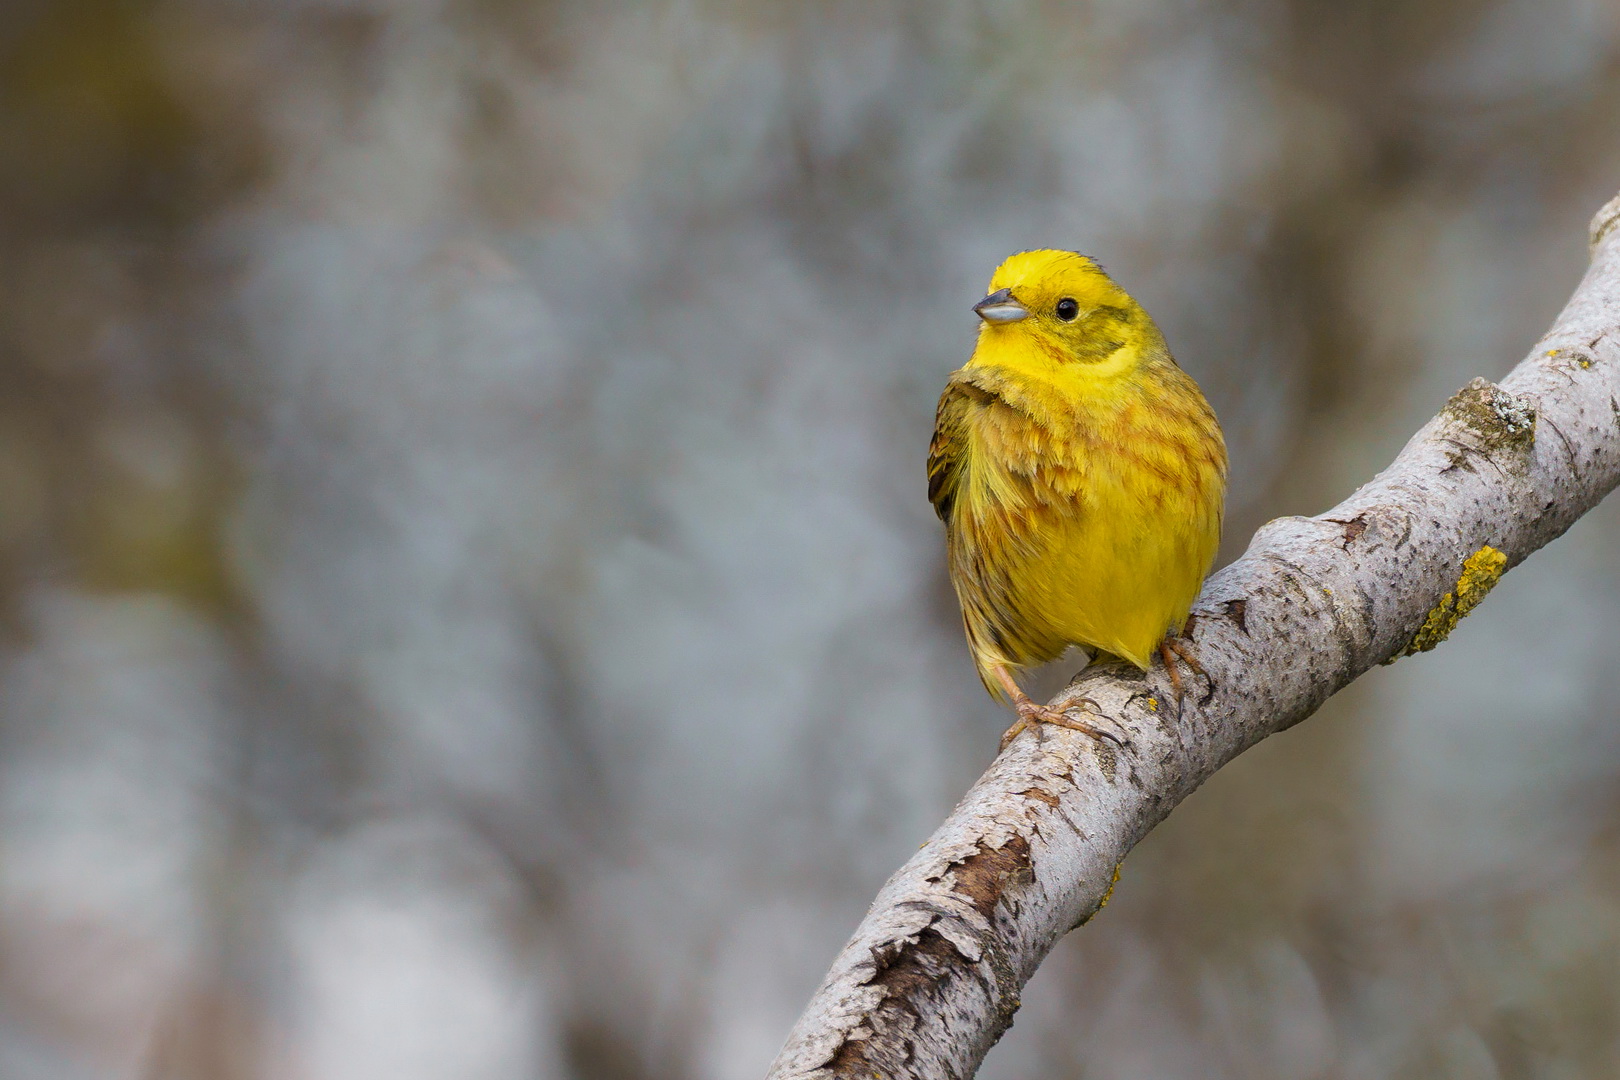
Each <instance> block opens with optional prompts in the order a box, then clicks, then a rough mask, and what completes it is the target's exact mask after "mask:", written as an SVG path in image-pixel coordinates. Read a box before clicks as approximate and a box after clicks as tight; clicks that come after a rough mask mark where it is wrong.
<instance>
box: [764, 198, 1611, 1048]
mask: <svg viewBox="0 0 1620 1080" xmlns="http://www.w3.org/2000/svg"><path fill="white" fill-rule="evenodd" d="M1591 245H1592V263H1591V266H1590V267H1589V269H1588V271H1587V274H1586V276H1585V278H1584V279H1583V280H1582V282H1581V284H1580V286H1579V287H1578V288H1577V289H1576V291H1575V294H1574V296H1573V297H1572V298H1571V299H1570V301H1569V304H1568V306H1567V307H1565V309H1564V311H1563V313H1562V314H1561V315H1560V316H1559V317H1558V320H1557V322H1556V323H1554V325H1553V327H1552V329H1551V330H1550V331H1549V332H1548V333H1547V335H1546V336H1545V337H1544V338H1542V340H1541V341H1540V342H1538V343H1537V344H1536V347H1535V348H1534V349H1533V350H1532V351H1531V353H1530V356H1529V357H1528V358H1527V359H1526V360H1525V361H1524V362H1523V363H1521V364H1520V365H1519V366H1518V367H1517V368H1515V369H1514V370H1513V372H1512V373H1511V374H1510V375H1509V376H1508V377H1507V378H1506V379H1505V380H1503V381H1502V383H1501V384H1500V385H1496V384H1492V383H1489V382H1486V381H1484V380H1483V379H1476V380H1474V381H1473V382H1472V383H1470V384H1469V385H1468V386H1466V387H1464V388H1463V389H1462V390H1460V391H1459V392H1458V393H1457V394H1456V395H1455V396H1454V397H1453V398H1452V399H1451V400H1450V401H1449V402H1447V404H1446V406H1445V408H1443V409H1442V410H1441V411H1440V414H1439V415H1438V416H1436V417H1435V418H1434V419H1433V420H1431V421H1430V422H1429V423H1428V424H1427V425H1426V426H1425V427H1424V428H1423V429H1422V430H1421V431H1419V432H1418V433H1417V435H1415V436H1414V437H1413V438H1412V440H1411V442H1409V443H1408V444H1407V446H1406V448H1405V449H1404V450H1402V451H1401V454H1400V456H1399V457H1397V458H1396V459H1395V461H1394V463H1393V464H1391V465H1390V466H1389V468H1387V469H1385V470H1384V471H1383V472H1382V473H1380V474H1379V475H1378V476H1377V477H1375V478H1374V479H1373V480H1372V481H1371V482H1370V483H1368V484H1366V485H1364V486H1363V487H1362V488H1361V489H1360V490H1358V491H1356V492H1355V494H1353V495H1351V496H1350V498H1348V499H1346V500H1345V501H1344V502H1342V503H1340V504H1339V505H1338V506H1336V507H1334V508H1333V509H1332V510H1330V511H1328V512H1327V513H1325V514H1322V515H1320V516H1318V517H1314V518H1297V517H1296V518H1282V519H1279V520H1276V521H1273V522H1270V523H1269V524H1267V525H1266V526H1264V527H1263V528H1261V529H1260V531H1259V532H1257V533H1256V534H1255V536H1254V539H1253V541H1252V542H1251V543H1250V545H1249V549H1248V551H1247V552H1246V553H1245V554H1244V555H1243V557H1242V558H1241V559H1239V560H1238V561H1237V562H1235V563H1233V564H1232V565H1231V566H1228V567H1227V568H1226V569H1224V570H1222V571H1221V572H1220V573H1218V574H1216V575H1215V576H1214V577H1212V578H1211V579H1210V580H1209V582H1208V583H1206V585H1205V587H1204V591H1203V594H1202V596H1200V598H1199V600H1198V603H1197V604H1196V605H1195V606H1194V611H1195V614H1196V616H1197V618H1196V621H1195V623H1194V625H1193V627H1192V631H1191V632H1192V636H1193V638H1194V641H1195V647H1196V650H1197V655H1198V657H1199V659H1200V660H1201V662H1202V664H1203V666H1204V668H1205V670H1206V671H1207V672H1208V677H1207V678H1197V677H1194V682H1193V685H1192V686H1191V688H1190V692H1189V694H1188V696H1187V698H1186V700H1185V701H1184V702H1183V703H1182V704H1181V705H1180V706H1179V707H1178V706H1177V704H1176V703H1175V700H1174V698H1173V697H1172V696H1171V695H1170V693H1169V687H1168V681H1167V680H1166V678H1165V675H1164V671H1163V669H1162V668H1159V667H1155V668H1154V669H1153V670H1151V671H1149V672H1148V673H1146V674H1140V673H1137V672H1136V671H1134V669H1122V668H1121V667H1119V666H1115V665H1106V666H1103V667H1101V668H1098V669H1087V670H1086V671H1085V672H1084V673H1082V675H1081V676H1080V677H1079V678H1078V679H1076V680H1075V682H1074V683H1073V684H1072V685H1071V686H1070V687H1069V688H1068V689H1066V690H1065V691H1064V692H1063V693H1062V694H1060V695H1059V696H1058V699H1057V700H1059V701H1074V700H1077V699H1079V698H1082V697H1085V698H1090V699H1091V700H1092V701H1094V702H1095V703H1096V704H1097V705H1098V706H1099V707H1100V710H1101V712H1102V713H1103V714H1104V715H1106V716H1108V717H1111V718H1113V719H1114V721H1115V722H1116V723H1117V724H1118V726H1119V728H1120V729H1121V730H1122V734H1124V735H1126V736H1127V737H1128V742H1127V744H1126V745H1125V746H1124V747H1119V748H1116V747H1114V746H1113V745H1111V744H1109V743H1106V742H1096V741H1093V740H1092V739H1090V738H1088V737H1086V736H1084V735H1080V734H1077V733H1074V732H1070V731H1063V730H1057V729H1048V730H1046V731H1045V733H1044V736H1043V737H1042V738H1039V739H1037V738H1036V737H1035V736H1034V735H1031V734H1025V735H1023V736H1020V737H1019V738H1018V739H1017V740H1016V741H1015V742H1014V743H1013V744H1012V745H1011V746H1009V747H1008V748H1007V750H1006V751H1005V752H1004V753H1002V754H1001V755H1000V756H999V757H998V758H997V759H996V761H995V763H994V764H992V765H991V767H990V769H989V771H988V772H986V773H985V774H984V776H982V777H981V778H980V779H979V781H978V782H977V783H976V784H975V785H974V786H973V788H972V789H971V790H970V791H969V792H968V794H967V796H966V797H965V798H964V799H963V800H962V802H961V804H960V805H958V806H957V808H956V809H955V811H953V812H952V814H951V816H950V818H949V819H948V820H947V821H946V822H945V824H944V825H942V826H941V827H940V829H939V830H938V831H937V832H936V833H935V834H934V835H933V837H932V838H931V839H930V840H929V841H928V843H927V844H926V845H925V846H924V847H923V848H922V849H921V850H920V851H918V852H917V854H916V855H915V856H913V857H912V859H911V860H910V861H909V862H907V863H906V865H905V866H903V867H901V868H900V870H899V872H897V873H896V874H895V875H894V877H892V878H890V879H889V881H888V883H887V884H885V885H884V886H883V889H882V891H881V892H879V893H878V896H877V899H876V901H874V903H873V904H872V908H871V910H870V911H869V912H868V913H867V916H866V918H865V920H864V921H863V922H862V923H861V925H860V927H859V928H858V929H857V930H856V932H855V936H854V937H853V938H852V939H851V940H850V942H849V944H848V945H846V946H845V947H844V950H843V952H841V953H840V954H839V956H838V958H837V960H836V962H835V963H834V964H833V968H832V971H831V972H830V973H829V974H828V975H827V978H826V980H825V981H824V982H823V983H822V985H821V987H820V989H818V990H817V991H816V994H815V997H814V998H813V999H812V1000H811V1002H810V1005H809V1007H808V1008H807V1009H806V1010H805V1013H804V1015H803V1016H802V1017H801V1018H800V1019H799V1022H798V1024H797V1025H796V1026H795V1027H794V1029H793V1031H792V1033H791V1034H790V1035H789V1036H788V1040H787V1044H786V1045H785V1046H784V1047H783V1049H782V1052H781V1054H780V1055H779V1056H778V1057H777V1059H776V1061H775V1063H774V1064H773V1065H772V1067H771V1071H770V1076H771V1078H772V1080H788V1078H801V1077H818V1078H821V1077H873V1076H882V1077H885V1078H895V1077H925V1078H944V1077H951V1078H960V1077H967V1076H971V1075H972V1074H973V1073H974V1071H975V1070H976V1069H977V1068H978V1065H979V1062H980V1061H981V1060H982V1059H983V1057H984V1055H985V1052H986V1051H987V1050H989V1048H990V1047H991V1046H992V1045H993V1044H994V1043H995V1041H996V1040H997V1039H998V1038H1000V1036H1001V1034H1002V1032H1003V1031H1005V1030H1006V1028H1007V1026H1008V1025H1009V1023H1010V1022H1011V1019H1012V1015H1013V1013H1014V1011H1015V1010H1016V1009H1017V1008H1018V998H1019V992H1020V990H1021V988H1022V987H1023V985H1024V983H1025V982H1026V981H1028V979H1029V977H1030V976H1031V975H1033V974H1034V972H1035V969H1036V967H1037V966H1038V965H1039V964H1040V962H1041V960H1042V959H1044V958H1045V956H1046V954H1047V952H1048V951H1050V950H1051V948H1052V946H1053V944H1054V943H1055V942H1056V941H1057V940H1058V938H1060V937H1062V936H1063V935H1064V934H1066V933H1067V932H1068V931H1070V930H1072V929H1073V928H1075V927H1076V926H1079V925H1080V924H1082V923H1084V922H1085V921H1086V920H1087V919H1089V918H1091V916H1092V915H1094V914H1095V913H1096V912H1097V910H1098V909H1099V908H1100V907H1101V906H1102V905H1103V904H1104V903H1106V902H1107V898H1108V894H1109V891H1110V889H1111V888H1112V885H1113V881H1114V880H1115V875H1116V870H1117V868H1118V866H1119V863H1120V861H1121V860H1122V859H1124V857H1125V855H1126V853H1127V852H1129V851H1130V850H1131V848H1132V847H1134V846H1135V845H1136V843H1137V842H1138V841H1140V840H1141V839H1142V837H1143V836H1145V835H1146V834H1147V832H1148V830H1150V829H1152V828H1153V826H1154V825H1156V824H1158V823H1159V822H1160V821H1162V820H1163V819H1164V817H1165V816H1166V815H1167V814H1169V812H1170V811H1171V809H1172V808H1173V807H1175V805H1176V804H1177V803H1179V802H1180V801H1181V800H1182V799H1184V798H1186V797H1187V795H1188V794H1190V793H1191V792H1192V791H1193V790H1194V789H1195V788H1197V787H1198V785H1199V784H1201V783H1203V782H1204V781H1205V780H1207V779H1208V778H1209V777H1210V776H1211V775H1213V774H1214V772H1215V770H1216V769H1219V768H1220V767H1221V766H1222V765H1224V764H1225V763H1226V762H1228V761H1230V760H1232V758H1234V757H1236V756H1237V755H1238V754H1240V753H1242V752H1243V751H1244V750H1245V749H1247V748H1248V747H1250V746H1253V745H1254V744H1255V743H1257V742H1259V741H1260V740H1261V739H1263V738H1265V737H1266V736H1267V735H1270V734H1273V733H1274V732H1278V731H1281V730H1283V729H1284V728H1287V727H1290V726H1292V725H1294V724H1297V723H1298V722H1299V721H1301V720H1303V719H1305V718H1306V717H1307V716H1309V715H1310V714H1311V713H1312V712H1314V711H1315V710H1316V709H1317V708H1318V707H1319V706H1320V705H1321V704H1322V703H1323V702H1324V701H1326V700H1327V698H1328V697H1329V696H1330V695H1331V694H1333V693H1334V692H1335V691H1337V690H1339V689H1340V688H1341V687H1343V686H1345V685H1346V684H1347V683H1349V682H1350V681H1351V680H1352V679H1354V678H1356V677H1357V676H1358V675H1360V674H1362V673H1363V672H1365V671H1366V670H1368V669H1369V668H1371V667H1372V666H1373V665H1375V664H1379V663H1383V662H1387V661H1390V660H1391V659H1393V658H1395V657H1398V656H1401V655H1405V654H1406V653H1408V652H1412V651H1418V650H1420V649H1424V648H1432V647H1433V646H1434V645H1435V644H1438V643H1439V641H1441V640H1443V639H1444V637H1445V635H1446V633H1447V632H1448V631H1449V630H1450V628H1451V627H1452V626H1453V625H1455V622H1456V620H1457V618H1459V617H1461V615H1463V614H1466V613H1467V610H1468V609H1469V608H1471V607H1472V606H1473V604H1475V603H1477V602H1478V601H1479V599H1480V598H1482V597H1483V595H1484V593H1485V592H1486V591H1488V590H1489V588H1490V586H1491V585H1492V584H1494V583H1495V580H1496V579H1497V577H1499V576H1500V574H1501V573H1502V572H1503V571H1504V570H1505V569H1509V568H1511V567H1513V566H1515V565H1517V564H1518V563H1519V562H1521V561H1522V560H1523V559H1524V558H1525V557H1526V556H1528V555H1529V554H1530V553H1531V552H1533V551H1535V550H1536V549H1537V548H1539V547H1541V546H1542V545H1543V544H1546V543H1548V542H1549V541H1551V540H1553V539H1555V538H1556V537H1558V536H1559V535H1561V534H1562V533H1563V532H1564V531H1565V530H1566V529H1568V528H1569V527H1570V525H1571V524H1573V523H1574V521H1575V520H1576V519H1577V518H1579V517H1580V516H1581V515H1582V514H1584V513H1585V512H1586V511H1588V510H1590V509H1591V508H1592V507H1593V506H1595V505H1597V503H1598V502H1599V501H1600V500H1601V499H1602V498H1603V497H1604V496H1605V495H1607V494H1608V493H1609V492H1610V491H1611V490H1613V489H1614V487H1615V486H1616V484H1617V483H1620V196H1617V197H1616V198H1615V199H1613V200H1611V201H1610V202H1609V203H1608V205H1606V206H1605V207H1604V208H1603V209H1602V210H1600V211H1599V212H1598V214H1597V216H1596V217H1595V218H1593V220H1592V226H1591Z"/></svg>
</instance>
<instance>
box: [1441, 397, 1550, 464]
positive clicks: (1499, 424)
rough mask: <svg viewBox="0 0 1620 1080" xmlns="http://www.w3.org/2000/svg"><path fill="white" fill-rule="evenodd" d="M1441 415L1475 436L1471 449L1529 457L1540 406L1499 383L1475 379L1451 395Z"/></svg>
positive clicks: (1522, 457) (1492, 454)
mask: <svg viewBox="0 0 1620 1080" xmlns="http://www.w3.org/2000/svg"><path fill="white" fill-rule="evenodd" d="M1440 415H1441V416H1443V417H1445V418H1446V419H1447V420H1449V421H1450V422H1451V423H1452V425H1454V426H1456V427H1461V428H1466V429H1467V431H1468V433H1469V434H1470V435H1471V436H1472V439H1471V445H1470V446H1469V449H1471V450H1475V451H1477V452H1479V453H1481V454H1485V455H1487V456H1490V457H1493V458H1495V457H1504V458H1507V459H1508V460H1514V459H1518V460H1521V461H1523V460H1527V459H1528V457H1529V454H1530V450H1531V448H1532V447H1533V446H1535V443H1536V409H1535V406H1534V405H1532V404H1531V403H1530V402H1528V401H1526V400H1524V399H1523V398H1518V397H1514V396H1513V395H1512V394H1510V393H1508V392H1507V391H1506V390H1503V389H1502V388H1501V387H1500V386H1497V385H1496V384H1495V383H1492V382H1487V381H1485V380H1484V379H1475V380H1474V381H1472V382H1470V383H1469V384H1468V385H1467V386H1465V387H1463V388H1462V389H1461V390H1459V391H1457V392H1456V393H1455V394H1453V395H1452V396H1451V400H1450V401H1448V402H1446V406H1445V408H1443V409H1441V410H1440Z"/></svg>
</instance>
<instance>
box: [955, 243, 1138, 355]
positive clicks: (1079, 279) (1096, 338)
mask: <svg viewBox="0 0 1620 1080" xmlns="http://www.w3.org/2000/svg"><path fill="white" fill-rule="evenodd" d="M973 310H974V311H975V312H977V313H978V315H979V317H980V318H981V319H983V320H984V324H983V325H982V326H981V327H980V328H979V344H978V347H977V348H976V349H975V350H974V353H973V359H972V360H971V361H970V365H978V366H983V367H995V368H1001V369H1003V370H1007V371H1010V372H1012V373H1016V374H1019V375H1024V376H1029V377H1034V378H1038V379H1041V380H1042V381H1049V382H1060V383H1065V384H1074V383H1076V382H1086V383H1089V382H1094V381H1097V380H1107V379H1110V378H1114V377H1117V376H1120V375H1127V374H1130V373H1131V372H1133V371H1135V370H1136V369H1137V368H1138V367H1139V366H1140V365H1141V364H1142V363H1144V362H1147V361H1149V360H1153V359H1157V358H1159V357H1161V356H1167V355H1168V354H1167V353H1166V352H1165V350H1164V339H1163V337H1161V336H1160V334H1159V330H1158V327H1157V326H1155V325H1154V323H1153V320H1152V319H1151V318H1149V317H1148V313H1147V312H1146V311H1144V310H1142V307H1141V305H1140V304H1138V303H1137V302H1136V301H1135V300H1134V299H1132V298H1131V295H1130V294H1129V293H1127V292H1126V291H1125V290H1124V289H1121V288H1120V287H1119V286H1118V285H1115V284H1114V280H1113V279H1112V278H1110V277H1109V276H1108V275H1107V274H1106V273H1104V272H1103V269H1102V267H1100V266H1098V265H1097V264H1096V263H1095V262H1093V261H1092V260H1091V259H1089V258H1087V257H1086V256H1084V255H1080V254H1076V253H1075V252H1072V251H1023V252H1019V253H1018V254H1017V255H1014V256H1013V257H1012V258H1010V259H1008V260H1007V261H1006V262H1004V263H1002V264H1001V265H1000V266H999V267H997V268H996V272H995V274H994V275H993V276H992V277H991V278H990V295H988V296H986V297H985V298H984V299H983V300H980V301H979V302H978V303H977V304H975V305H974V306H973Z"/></svg>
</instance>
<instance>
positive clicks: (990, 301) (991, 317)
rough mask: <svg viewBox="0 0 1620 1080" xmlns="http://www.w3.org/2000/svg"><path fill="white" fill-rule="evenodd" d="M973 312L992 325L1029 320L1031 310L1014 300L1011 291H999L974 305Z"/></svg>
mask: <svg viewBox="0 0 1620 1080" xmlns="http://www.w3.org/2000/svg"><path fill="white" fill-rule="evenodd" d="M973 311H974V313H975V314H977V315H978V316H979V318H981V319H983V320H984V321H985V322H987V323H990V324H992V325H994V324H996V323H1010V322H1017V321H1018V320H1019V319H1027V318H1029V308H1027V307H1025V306H1024V305H1023V304H1020V303H1019V302H1018V301H1016V300H1014V299H1013V294H1012V290H1011V289H997V290H996V291H995V292H993V293H991V294H990V295H989V296H987V297H985V298H984V299H983V300H980V301H979V302H978V303H977V304H974V305H973Z"/></svg>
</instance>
